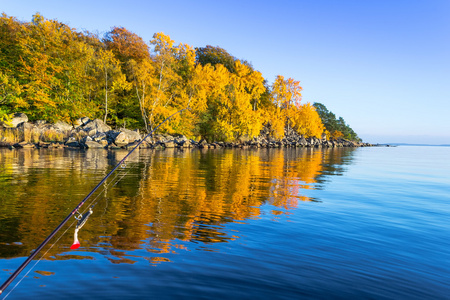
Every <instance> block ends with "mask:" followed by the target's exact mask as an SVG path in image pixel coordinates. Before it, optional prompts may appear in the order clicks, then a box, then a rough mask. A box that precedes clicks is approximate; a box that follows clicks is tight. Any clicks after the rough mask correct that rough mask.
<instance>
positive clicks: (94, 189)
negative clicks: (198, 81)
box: [0, 104, 189, 294]
mask: <svg viewBox="0 0 450 300" xmlns="http://www.w3.org/2000/svg"><path fill="white" fill-rule="evenodd" d="M187 109H189V104H188V107H186V108H183V109H180V110H179V111H177V112H175V113H173V114H172V115H170V116H169V117H167V118H166V119H165V120H164V121H162V122H161V123H159V124H158V126H156V127H155V129H153V130H152V131H151V132H150V133H148V134H147V135H146V136H145V137H144V138H143V139H142V140H141V141H140V142H139V143H137V144H136V146H134V148H133V149H131V150H130V152H128V154H127V155H125V157H124V158H122V160H121V161H120V162H119V163H118V164H117V165H116V166H115V167H114V168H113V169H112V170H111V171H110V172H109V173H108V174H107V175H106V176H105V177H104V178H103V179H102V180H101V181H100V182H99V183H98V184H97V185H96V186H95V187H94V188H93V189H92V191H91V192H90V193H89V194H88V195H87V196H86V197H85V198H84V199H83V201H81V202H80V203H79V204H78V205H77V207H75V209H74V210H73V211H72V212H71V213H70V214H69V215H68V216H67V217H66V218H65V219H64V220H63V221H62V222H61V224H59V225H58V227H56V228H55V230H53V232H52V233H50V235H49V236H48V237H47V238H46V239H45V240H44V241H43V242H42V243H41V244H40V245H39V246H38V247H37V248H36V250H34V251H33V253H31V254H30V256H28V258H27V259H26V260H25V261H24V262H23V263H22V264H21V265H20V267H19V268H18V269H17V270H15V271H14V273H12V274H11V276H10V277H9V278H8V279H7V280H6V281H5V282H4V283H3V284H2V286H0V294H2V293H3V291H4V290H5V289H6V288H7V287H8V286H9V285H10V284H11V282H13V281H14V279H16V277H17V276H18V275H19V274H20V272H22V271H23V269H25V268H26V266H27V265H28V264H29V263H30V262H31V261H32V260H33V258H34V257H35V256H36V255H37V254H38V253H39V251H41V250H42V248H44V247H45V245H47V243H48V242H49V241H50V239H52V238H53V237H54V236H55V235H56V233H57V232H58V231H59V230H60V229H61V228H62V227H63V226H64V225H65V224H66V223H67V222H68V221H69V220H70V218H72V216H73V215H75V214H76V213H77V212H78V210H79V209H80V207H81V206H83V204H84V203H85V202H86V201H87V200H88V199H89V198H90V197H91V196H92V195H93V194H94V193H95V191H97V189H98V188H99V187H100V186H102V184H103V183H105V181H106V180H107V179H108V178H109V176H111V175H112V174H113V173H114V172H115V171H116V169H117V168H119V166H120V165H121V164H122V163H123V162H124V161H125V160H126V159H127V158H128V157H129V156H130V154H131V153H133V151H134V150H136V149H137V148H138V147H139V146H140V145H141V144H142V143H143V142H144V141H145V139H147V138H148V137H149V136H151V135H152V134H153V133H154V132H155V131H156V130H157V129H158V128H159V127H160V126H161V125H162V124H164V123H165V122H166V121H168V120H169V119H171V118H172V117H173V116H175V115H177V114H179V113H181V112H183V111H185V110H187ZM86 219H87V217H86V218H85V219H84V220H85V221H86ZM81 220H83V218H82V219H81ZM77 227H78V225H77Z"/></svg>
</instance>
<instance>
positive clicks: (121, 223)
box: [0, 149, 354, 263]
mask: <svg viewBox="0 0 450 300" xmlns="http://www.w3.org/2000/svg"><path fill="white" fill-rule="evenodd" d="M353 151H354V149H258V150H231V149H223V150H214V151H211V150H209V151H202V150H198V149H194V150H187V151H180V150H176V149H167V150H161V151H152V150H140V151H139V152H138V153H136V154H134V155H132V156H131V157H130V159H129V160H128V161H127V163H126V165H125V167H124V168H120V169H119V170H118V171H117V174H116V175H115V176H112V177H111V180H110V181H109V182H107V183H105V186H104V187H103V190H102V191H101V192H100V193H97V194H96V195H94V197H93V198H95V199H94V200H95V203H96V209H95V213H93V214H92V216H91V217H90V220H89V223H88V225H86V226H85V227H84V228H83V234H82V236H81V239H82V241H81V248H82V249H84V250H83V251H87V252H91V253H100V254H102V255H104V256H105V257H107V258H108V259H109V260H110V261H111V262H113V263H134V262H135V257H133V256H135V253H133V250H137V249H145V250H146V252H147V253H148V252H150V254H149V255H144V256H143V255H142V254H140V255H138V256H140V257H144V258H145V259H148V260H149V261H150V262H152V263H160V262H163V261H169V259H168V258H165V257H164V255H163V254H164V253H172V252H176V251H178V249H184V248H186V247H188V246H187V245H191V244H192V245H200V246H201V247H203V249H205V250H211V249H212V248H208V245H211V244H213V243H223V242H230V241H233V240H235V239H236V238H238V233H236V232H230V231H229V230H227V228H226V224H227V223H231V222H245V221H246V220H249V219H258V218H260V217H261V213H262V212H261V210H262V209H263V207H266V206H267V205H268V206H270V207H271V213H272V214H274V215H280V214H289V213H290V212H289V211H290V210H292V209H295V208H297V207H298V206H299V205H300V203H302V202H303V201H320V199H314V198H310V197H308V196H306V195H305V193H304V191H305V190H307V189H320V188H321V186H323V185H324V184H326V180H325V176H324V175H340V174H342V173H343V172H345V165H347V164H350V163H351V160H352V155H353ZM126 154H127V152H126V151H121V150H118V151H106V150H98V151H97V150H87V151H73V150H68V149H59V150H58V149H57V150H48V149H41V150H26V149H24V150H19V151H9V150H6V149H0V190H1V191H2V192H1V194H2V197H1V200H0V202H1V203H0V228H1V231H0V257H1V258H14V257H23V256H28V254H29V253H30V252H31V251H32V249H34V248H35V247H36V246H37V245H39V244H40V243H41V242H42V240H43V239H45V237H46V236H47V235H48V234H49V233H50V232H51V231H52V230H53V229H54V228H55V227H56V226H57V225H58V224H59V222H61V220H62V219H64V217H65V216H66V215H67V214H68V213H69V212H70V211H71V210H72V209H73V208H74V207H75V205H76V204H78V202H79V201H80V200H81V199H83V198H84V196H85V195H86V194H87V193H88V192H89V191H90V190H91V189H92V187H93V186H95V185H96V183H97V182H99V181H100V180H101V179H102V178H103V177H104V176H105V175H106V174H107V173H108V172H109V170H111V168H112V167H113V166H114V165H116V164H117V163H118V162H119V161H120V160H121V159H122V158H123V157H124V156H125V155H126ZM85 209H87V207H86V208H85ZM74 221H75V220H74ZM73 228H74V227H72V228H71V229H70V231H69V232H72V231H73ZM72 237H73V236H71V234H65V235H64V236H62V238H61V239H60V240H59V241H58V242H57V243H56V244H55V245H54V247H53V248H52V249H50V250H49V251H48V253H47V254H46V255H45V259H50V260H65V259H74V258H84V259H90V258H92V257H91V256H89V255H85V256H77V255H76V253H75V252H73V251H71V250H70V246H71V245H72V243H73V239H72ZM200 246H199V247H200ZM130 251H131V252H130ZM130 253H132V254H133V255H129V254H130Z"/></svg>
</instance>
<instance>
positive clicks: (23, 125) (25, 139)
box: [0, 114, 373, 149]
mask: <svg viewBox="0 0 450 300" xmlns="http://www.w3.org/2000/svg"><path fill="white" fill-rule="evenodd" d="M0 129H2V132H3V136H1V135H0V146H4V147H10V148H62V147H70V148H109V149H118V148H126V149H131V147H135V146H136V145H137V144H138V142H139V141H141V140H142V138H143V137H144V136H145V135H141V134H140V133H139V131H137V130H129V129H116V130H114V129H112V128H111V127H110V126H108V125H106V124H105V123H104V122H103V121H102V120H100V119H95V120H90V119H89V118H87V117H84V118H80V119H78V120H76V121H75V122H74V124H73V125H71V124H68V123H65V122H62V121H58V122H56V123H54V124H50V123H47V122H46V121H36V122H34V123H29V122H28V117H27V116H26V115H25V114H16V115H14V118H13V120H12V122H11V124H10V126H5V125H3V126H2V125H0ZM366 146H373V145H371V144H368V143H358V142H354V141H348V140H345V139H337V140H327V139H318V138H314V137H312V138H305V137H303V136H301V135H298V134H296V133H295V132H293V131H291V132H289V133H288V134H287V135H286V136H285V137H284V138H283V139H281V140H276V139H273V138H271V137H270V136H269V135H268V133H267V132H265V131H264V130H262V131H261V134H260V136H259V137H256V138H253V139H245V138H243V139H241V140H240V141H238V142H234V143H225V142H208V141H206V140H204V139H202V140H200V141H198V142H196V141H194V140H191V139H188V138H186V137H185V136H182V135H178V136H170V135H160V134H157V135H154V136H153V137H151V138H147V139H146V140H145V141H144V142H142V143H141V145H140V148H155V149H164V148H200V149H216V148H225V147H227V148H280V147H295V148H296V147H314V148H322V147H326V148H333V147H366Z"/></svg>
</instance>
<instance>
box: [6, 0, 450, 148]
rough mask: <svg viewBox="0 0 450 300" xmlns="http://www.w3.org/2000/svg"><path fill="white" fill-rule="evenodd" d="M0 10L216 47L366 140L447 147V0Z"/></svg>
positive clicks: (177, 0)
mask: <svg viewBox="0 0 450 300" xmlns="http://www.w3.org/2000/svg"><path fill="white" fill-rule="evenodd" d="M0 11H3V12H4V13H6V14H7V15H9V16H15V17H17V18H18V19H19V20H21V21H30V20H31V17H32V15H33V14H34V13H36V12H40V13H41V14H42V15H43V16H44V17H46V18H48V19H57V20H59V21H61V22H63V23H66V24H68V25H70V26H71V27H74V28H76V29H79V30H81V29H87V30H89V31H93V32H99V33H105V32H107V31H108V30H110V28H111V27H113V26H123V27H125V28H127V29H128V30H130V31H132V32H135V33H136V34H138V35H140V36H141V37H142V38H143V39H144V40H145V41H149V40H150V39H151V38H152V35H153V33H155V32H160V31H162V32H164V33H165V34H168V35H170V37H171V38H172V39H173V40H175V42H177V43H180V42H182V43H187V44H189V45H191V46H194V47H202V46H205V45H213V46H220V47H222V48H224V49H226V50H227V51H228V52H229V53H230V54H232V55H234V56H236V57H238V58H242V59H246V60H248V61H250V62H251V63H252V64H253V66H254V67H255V68H256V69H257V70H259V71H261V72H262V74H263V76H264V77H265V78H266V79H267V80H268V81H269V82H272V81H273V80H274V79H275V77H276V75H278V74H280V75H283V76H285V77H292V78H294V79H295V80H300V81H301V85H302V86H303V101H304V102H311V103H312V102H321V103H323V104H325V105H326V106H327V108H328V109H329V110H331V111H332V112H334V113H335V114H336V115H337V116H342V117H343V118H344V119H345V121H346V122H347V123H348V124H349V125H350V126H351V127H352V128H353V129H354V130H355V131H356V132H357V133H358V134H359V135H360V137H362V138H363V140H364V141H366V142H378V143H392V142H408V143H433V144H444V143H445V144H450V1H449V0H408V1H404V0H339V1H338V0H297V1H295V0H292V1H287V0H276V1H275V0H274V1H263V0H259V1H253V0H252V1H245V0H238V1H234V0H232V1H214V0H209V1H185V0H172V1H144V0H141V1H138V0H127V1H114V0H110V1H95V0H91V1H85V0H77V1H59V0H58V1H46V0H39V1H35V0H33V1H31V0H30V1H22V0H0Z"/></svg>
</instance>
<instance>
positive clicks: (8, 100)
mask: <svg viewBox="0 0 450 300" xmlns="http://www.w3.org/2000/svg"><path fill="white" fill-rule="evenodd" d="M0 53H1V56H0V121H3V122H7V121H8V119H9V118H10V116H11V114H13V113H16V112H24V113H26V114H27V115H28V116H29V119H30V120H32V121H33V120H38V119H45V120H47V121H56V120H63V121H67V122H74V121H75V120H76V119H77V118H80V117H84V116H88V117H90V118H101V119H103V120H104V121H105V122H106V123H108V124H109V125H112V126H116V127H128V128H143V129H145V130H146V131H149V130H151V129H153V128H154V127H155V126H156V125H157V124H159V123H160V122H161V121H162V120H164V119H165V118H166V117H167V116H169V115H171V114H172V113H173V112H175V111H177V110H179V109H181V108H185V107H187V106H189V107H190V110H189V111H187V112H185V113H183V114H181V115H177V117H175V118H174V119H172V120H171V121H170V122H168V123H166V124H165V125H164V126H163V127H162V128H161V130H162V131H163V132H166V133H170V134H174V133H178V134H184V135H186V136H188V137H191V138H206V139H208V140H223V141H233V140H236V139H239V138H241V137H247V138H253V137H255V136H258V135H259V134H260V131H261V129H262V128H263V127H264V126H269V127H270V128H271V135H272V136H273V137H276V138H281V137H283V136H284V134H285V129H286V128H292V129H294V130H296V131H297V132H298V133H300V134H302V135H304V136H305V137H310V136H311V137H312V136H315V137H321V136H322V134H323V133H324V130H325V129H326V130H328V131H329V132H330V133H331V135H332V136H337V135H339V132H341V133H342V135H343V136H344V137H346V138H350V139H355V138H358V137H357V135H356V134H355V133H354V132H353V130H351V128H350V127H349V126H348V125H346V124H345V122H344V120H343V119H342V118H340V119H337V120H336V118H335V117H334V115H332V113H331V112H328V110H326V108H325V106H323V105H321V104H320V105H319V104H315V105H314V106H313V105H310V104H309V103H302V98H301V91H302V87H301V86H300V82H299V81H296V80H294V79H293V78H287V79H285V78H284V77H283V76H281V75H279V76H277V78H276V79H275V81H274V83H273V84H272V85H268V84H267V80H266V79H265V78H264V77H263V75H262V74H261V72H259V71H257V70H255V69H254V68H253V66H252V65H251V64H250V63H249V62H248V61H246V60H240V59H237V58H236V57H234V56H233V55H231V54H230V53H228V52H227V51H226V50H225V49H222V48H220V47H213V46H209V45H208V46H206V47H198V48H195V49H194V48H193V47H192V46H190V45H187V44H182V43H180V44H177V43H175V41H173V40H172V39H171V38H170V36H168V35H166V34H164V33H162V32H158V33H155V34H154V35H153V38H152V40H150V41H148V42H146V41H144V40H143V39H142V38H141V37H140V36H138V35H137V34H135V33H133V32H131V31H129V30H127V29H126V28H124V27H113V28H112V29H111V30H110V31H109V32H107V33H106V34H105V35H104V36H103V37H100V36H98V35H95V34H92V33H90V32H86V31H77V30H76V29H74V28H71V27H69V26H68V25H66V24H64V23H61V22H59V21H57V20H48V19H46V18H44V17H43V16H42V15H40V14H39V13H37V14H35V15H34V16H33V18H32V20H31V22H21V21H18V20H17V19H16V18H14V17H10V16H7V15H5V14H2V15H1V17H0ZM319 116H320V117H319Z"/></svg>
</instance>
